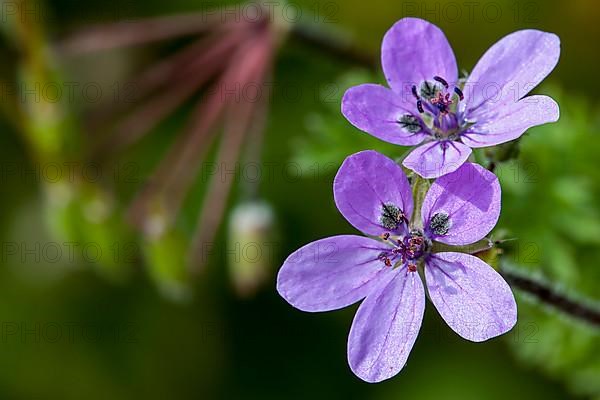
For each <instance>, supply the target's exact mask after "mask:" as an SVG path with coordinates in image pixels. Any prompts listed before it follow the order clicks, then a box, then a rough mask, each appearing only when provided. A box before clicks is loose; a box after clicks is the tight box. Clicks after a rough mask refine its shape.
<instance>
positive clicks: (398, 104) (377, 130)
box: [342, 84, 428, 146]
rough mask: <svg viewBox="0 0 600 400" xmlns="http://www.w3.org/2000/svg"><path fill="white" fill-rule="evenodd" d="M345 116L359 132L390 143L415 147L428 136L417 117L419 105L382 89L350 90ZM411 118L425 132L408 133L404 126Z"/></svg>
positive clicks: (363, 88)
mask: <svg viewBox="0 0 600 400" xmlns="http://www.w3.org/2000/svg"><path fill="white" fill-rule="evenodd" d="M342 113H343V114H344V116H345V117H346V118H347V119H348V121H350V123H352V125H354V126H355V127H357V128H358V129H360V130H362V131H365V132H367V133H370V134H371V135H373V136H375V137H376V138H379V139H381V140H384V141H386V142H390V143H394V144H398V145H402V146H413V145H416V144H419V143H421V142H422V141H423V140H424V139H425V138H426V137H427V136H428V135H427V134H426V133H424V131H423V128H422V127H423V122H422V121H421V118H420V117H415V116H414V115H415V114H417V113H416V102H415V101H413V100H411V101H410V102H405V101H402V97H401V96H400V95H398V94H396V93H394V92H392V91H391V90H390V89H387V88H384V87H383V86H379V85H371V84H368V85H360V86H355V87H353V88H350V89H349V90H348V91H346V93H345V94H344V98H343V99H342ZM403 117H404V118H409V120H410V119H412V120H413V121H414V123H416V124H419V125H420V126H421V129H419V130H417V129H416V128H415V129H408V128H407V127H406V126H403V125H402V124H401V121H402V118H403Z"/></svg>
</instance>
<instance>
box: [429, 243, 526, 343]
mask: <svg viewBox="0 0 600 400" xmlns="http://www.w3.org/2000/svg"><path fill="white" fill-rule="evenodd" d="M425 280H426V282H427V289H428V292H429V298H430V299H431V301H432V302H433V304H434V305H435V307H436V308H437V310H438V312H439V313H440V315H441V316H442V318H443V319H444V321H446V323H447V324H448V325H449V326H450V328H452V330H454V332H456V333H458V334H459V335H460V336H462V337H463V338H465V339H467V340H471V341H473V342H483V341H485V340H488V339H491V338H493V337H496V336H499V335H502V334H503V333H506V332H508V331H509V330H511V329H512V327H513V326H514V325H515V323H516V322H517V304H516V303H515V298H514V296H513V294H512V292H511V290H510V287H509V286H508V284H507V283H506V282H505V281H504V279H502V277H501V276H500V274H498V273H497V272H496V271H494V269H493V268H492V267H490V266H489V265H487V264H486V263H485V262H483V261H482V260H480V259H479V258H477V257H474V256H472V255H469V254H462V253H437V254H434V255H433V256H431V257H430V258H429V259H428V260H427V262H426V266H425Z"/></svg>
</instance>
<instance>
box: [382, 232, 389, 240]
mask: <svg viewBox="0 0 600 400" xmlns="http://www.w3.org/2000/svg"><path fill="white" fill-rule="evenodd" d="M380 237H381V238H382V239H383V240H388V239H389V238H390V233H389V232H385V233H382V234H381V236H380Z"/></svg>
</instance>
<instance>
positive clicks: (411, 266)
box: [408, 264, 417, 272]
mask: <svg viewBox="0 0 600 400" xmlns="http://www.w3.org/2000/svg"><path fill="white" fill-rule="evenodd" d="M408 271H409V272H417V266H416V265H415V264H408Z"/></svg>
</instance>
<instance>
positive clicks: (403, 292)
mask: <svg viewBox="0 0 600 400" xmlns="http://www.w3.org/2000/svg"><path fill="white" fill-rule="evenodd" d="M396 271H398V272H396V275H395V276H394V278H393V279H392V280H390V281H388V282H385V283H382V284H381V285H380V287H379V289H378V290H377V291H375V292H373V293H371V294H369V295H368V296H367V298H366V300H365V301H364V302H363V303H362V304H361V305H360V307H359V309H358V312H357V313H356V316H355V317H354V321H353V322H352V328H351V329H350V336H349V338H348V363H349V364H350V368H352V371H353V372H354V373H355V374H356V375H357V376H358V377H359V378H361V379H362V380H364V381H367V382H381V381H383V380H385V379H388V378H391V377H392V376H394V375H396V374H397V373H398V372H400V370H401V369H402V368H403V367H404V365H405V364H406V360H407V359H408V355H409V353H410V351H411V349H412V347H413V345H414V343H415V340H416V339H417V335H418V333H419V329H420V328H421V323H422V321H423V313H424V311H425V293H424V289H423V283H422V282H421V278H420V277H419V274H418V273H414V272H408V269H407V268H402V269H399V270H396Z"/></svg>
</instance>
